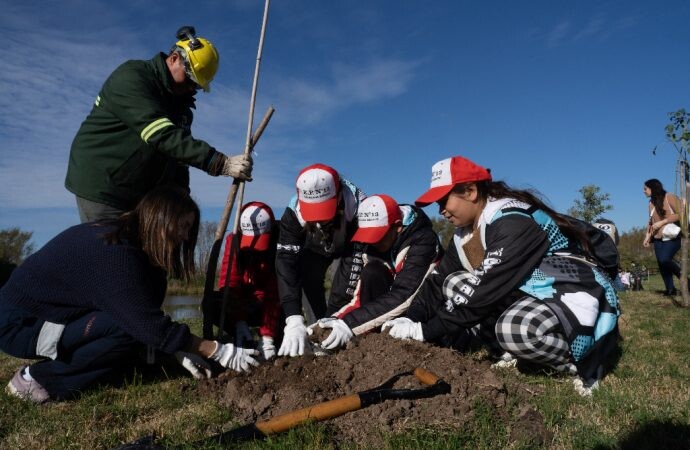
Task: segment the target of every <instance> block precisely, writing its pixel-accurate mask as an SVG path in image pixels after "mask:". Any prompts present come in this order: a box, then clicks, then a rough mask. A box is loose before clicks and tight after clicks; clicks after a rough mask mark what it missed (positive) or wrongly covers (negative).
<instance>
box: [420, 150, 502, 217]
mask: <svg viewBox="0 0 690 450" xmlns="http://www.w3.org/2000/svg"><path fill="white" fill-rule="evenodd" d="M473 181H491V172H489V170H488V169H486V168H484V167H482V166H480V165H478V164H475V163H473V162H472V161H470V160H469V159H466V158H463V157H462V156H453V157H452V158H446V159H443V160H441V161H439V162H437V163H436V164H434V165H433V167H432V168H431V186H430V187H429V190H428V191H426V192H425V193H424V194H422V196H421V197H419V198H418V199H417V200H416V201H415V204H416V205H417V206H426V205H429V204H431V203H434V202H436V201H438V200H440V199H442V198H443V197H445V196H446V195H448V193H449V192H450V191H451V190H452V189H453V186H455V185H456V184H460V183H471V182H473Z"/></svg>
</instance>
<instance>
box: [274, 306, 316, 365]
mask: <svg viewBox="0 0 690 450" xmlns="http://www.w3.org/2000/svg"><path fill="white" fill-rule="evenodd" d="M308 334H309V332H308V331H307V327H306V326H304V317H302V316H300V315H299V314H295V315H293V316H289V317H288V318H287V319H285V329H284V331H283V343H282V344H281V345H280V350H278V356H302V355H304V352H305V351H311V344H309V338H308V337H307V335H308Z"/></svg>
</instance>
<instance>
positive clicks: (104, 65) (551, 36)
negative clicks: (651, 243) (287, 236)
mask: <svg viewBox="0 0 690 450" xmlns="http://www.w3.org/2000/svg"><path fill="white" fill-rule="evenodd" d="M0 10H1V11H2V16H1V17H0V26H1V29H2V30H3V32H4V36H3V39H4V48H5V51H4V54H5V57H4V58H3V65H2V70H0V94H1V95H0V180H1V181H2V188H0V229H2V228H7V227H12V226H19V227H21V228H22V229H24V230H27V231H33V232H34V239H33V241H34V243H35V244H36V246H37V247H40V246H41V245H43V244H44V243H45V242H46V241H47V240H48V239H50V238H51V237H52V236H54V235H55V234H57V233H58V232H60V231H61V230H62V229H64V228H66V227H68V226H70V225H72V224H76V223H77V222H78V216H77V212H76V206H75V204H74V197H73V196H72V195H71V194H70V193H69V192H68V191H67V190H66V189H65V188H64V184H63V183H64V176H65V172H66V168H67V160H68V155H69V148H70V144H71V141H72V138H73V137H74V134H75V133H76V131H77V129H78V128H79V125H80V124H81V122H82V120H83V119H84V117H85V116H86V114H87V113H88V111H89V110H90V108H91V104H92V102H93V99H94V98H95V96H96V95H97V93H98V91H99V89H100V87H101V85H102V83H103V81H104V80H105V79H106V77H107V76H108V75H109V74H110V72H111V71H112V70H113V69H114V68H115V67H117V66H118V65H119V64H121V63H122V62H124V61H125V60H127V59H149V58H151V57H152V56H153V55H154V54H156V52H158V51H167V50H168V49H169V48H170V45H171V44H172V43H173V42H174V34H175V31H176V30H177V28H178V27H179V26H181V25H185V24H191V25H194V26H195V27H196V29H197V32H198V34H199V35H200V36H203V37H206V38H208V39H210V40H211V41H212V42H213V43H214V44H215V45H216V47H217V48H218V49H219V52H220V55H221V65H220V69H219V71H218V74H217V76H216V79H215V80H214V82H213V84H212V87H213V89H212V92H211V93H209V94H204V93H200V94H199V95H198V101H197V111H196V114H195V122H194V125H193V128H192V130H193V135H194V136H195V137H196V138H199V139H204V140H206V141H207V142H209V143H210V144H211V145H213V146H215V147H216V148H218V149H219V150H220V151H223V152H224V153H228V154H234V153H239V152H241V151H242V147H243V144H244V139H245V132H246V126H247V125H246V121H247V110H248V106H249V95H250V90H251V83H252V76H253V70H254V63H255V58H256V49H257V44H258V36H259V29H260V25H261V16H262V13H263V1H262V0H235V1H222V0H218V1H203V2H202V1H198V2H191V3H190V2H189V1H184V2H183V1H177V0H175V1H165V2H151V1H142V0H139V1H127V0H122V1H119V2H108V1H100V0H89V1H70V0H62V1H40V2H39V1H25V2H10V1H8V0H0ZM171 18H174V19H172V20H171ZM688 23H690V3H688V2H686V1H660V2H651V1H649V2H642V1H640V2H635V1H578V2H572V1H569V2H565V1H496V2H474V1H458V0H456V1H440V0H439V1H433V2H421V1H409V0H397V1H383V0H381V1H376V0H372V1H367V2H364V1H360V2H355V1H345V0H332V1H319V0H291V1H280V0H274V1H273V2H272V4H271V12H270V17H269V24H268V30H267V35H266V41H265V47H264V55H263V62H262V67H261V79H260V84H259V92H258V98H257V108H256V121H257V122H258V120H259V119H260V118H261V116H262V115H263V112H264V111H265V110H266V108H267V106H268V105H269V104H272V105H274V106H275V108H276V113H275V115H274V117H273V119H272V121H271V123H270V125H269V127H268V129H267V131H266V133H265V134H264V136H263V137H262V139H261V142H260V143H259V145H258V146H257V149H256V150H257V153H258V154H257V155H256V156H255V169H254V180H255V181H254V182H252V183H251V184H249V185H248V186H247V190H246V195H245V200H247V201H249V200H261V201H264V202H266V203H269V204H270V205H271V206H272V207H273V208H274V209H275V210H276V214H277V215H280V214H282V211H283V209H284V207H285V205H286V204H287V202H288V200H289V198H290V197H291V195H292V194H293V192H294V180H295V178H296V176H297V173H298V171H299V170H300V169H301V168H302V167H304V166H306V165H309V164H312V163H315V162H321V163H325V164H329V165H332V166H333V167H335V168H336V169H337V170H339V171H340V172H341V174H342V175H343V176H344V177H346V178H348V179H350V180H352V181H353V182H354V183H355V184H357V185H359V186H360V187H361V188H362V189H364V191H365V192H367V193H368V194H375V193H387V194H389V195H391V196H393V197H394V198H396V199H397V200H398V201H399V202H401V203H404V202H412V201H413V200H414V199H415V198H416V197H417V196H418V195H419V194H421V193H422V192H423V191H424V190H425V189H426V187H427V186H428V180H429V177H430V171H431V165H432V164H433V163H434V162H436V161H438V160H440V159H443V158H445V157H448V156H452V155H463V156H466V157H468V158H471V159H473V160H475V161H476V162H477V163H480V164H483V165H485V166H487V167H490V168H491V169H492V173H493V174H494V177H495V178H496V179H503V180H505V181H507V182H508V183H510V184H512V185H514V186H516V187H532V188H535V189H537V190H539V191H540V192H541V193H542V194H543V195H544V196H545V197H546V198H547V200H548V201H549V202H550V203H551V204H552V205H553V206H554V207H555V208H556V209H558V210H561V211H566V210H567V209H568V208H569V207H570V206H572V204H573V201H574V200H575V199H576V198H578V196H579V194H578V189H579V188H581V187H582V186H584V185H586V184H596V185H598V186H600V187H601V189H602V191H603V192H606V193H609V194H610V196H611V204H612V205H613V206H614V209H613V211H611V212H609V213H608V214H607V215H608V217H609V218H611V219H612V220H614V221H615V222H616V223H617V224H618V225H619V228H621V229H622V230H628V229H630V228H631V227H633V226H640V225H642V224H644V223H645V221H646V208H645V205H646V200H645V198H644V196H643V195H642V183H643V182H644V180H646V179H648V178H652V177H655V178H659V179H660V180H662V182H663V183H664V184H665V186H666V187H667V189H668V190H671V191H673V189H674V183H675V173H674V168H675V160H676V153H675V150H674V149H673V147H672V146H671V145H670V144H668V143H667V142H666V141H665V138H664V126H665V125H666V124H667V123H668V116H667V113H668V112H671V111H675V110H676V109H678V108H681V107H685V108H688V109H690V91H689V90H688V84H689V82H688V80H689V79H690V76H689V75H688V74H690V58H688V50H687V48H688V44H690V28H688V26H687V24H688ZM654 146H658V150H657V155H656V156H653V155H652V152H651V149H652V148H653V147H654ZM192 172H193V173H192V191H193V194H194V197H195V198H196V200H197V201H198V202H199V204H200V205H201V207H202V214H203V220H210V221H217V220H218V218H219V217H220V212H221V208H222V206H223V205H224V203H225V198H226V196H227V191H228V187H229V184H230V181H229V180H228V179H223V178H212V177H209V176H207V175H206V174H204V173H202V172H200V171H198V170H195V169H192ZM427 212H429V213H430V215H432V216H433V215H435V214H436V210H435V209H434V207H433V206H430V207H428V208H427ZM231 223H232V222H231Z"/></svg>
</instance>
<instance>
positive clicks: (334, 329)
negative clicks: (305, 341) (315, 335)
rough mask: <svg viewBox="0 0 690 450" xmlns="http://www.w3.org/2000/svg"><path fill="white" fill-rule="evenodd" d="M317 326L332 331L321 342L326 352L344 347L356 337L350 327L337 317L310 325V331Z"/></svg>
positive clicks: (327, 318)
mask: <svg viewBox="0 0 690 450" xmlns="http://www.w3.org/2000/svg"><path fill="white" fill-rule="evenodd" d="M317 325H318V326H320V327H321V328H330V329H331V334H329V335H328V337H327V338H326V339H324V340H323V341H321V347H323V348H325V349H326V350H333V349H335V348H338V347H342V346H343V345H345V344H347V343H348V342H350V339H352V338H353V337H355V335H354V333H353V332H352V330H351V329H350V327H348V326H347V324H346V323H345V322H344V321H343V320H340V319H338V318H337V317H324V318H323V319H319V321H318V322H316V323H315V324H313V325H310V326H309V329H310V330H312V329H313V328H314V327H315V326H317ZM309 334H311V333H309Z"/></svg>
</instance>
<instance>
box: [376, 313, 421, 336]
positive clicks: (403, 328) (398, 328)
mask: <svg viewBox="0 0 690 450" xmlns="http://www.w3.org/2000/svg"><path fill="white" fill-rule="evenodd" d="M386 328H390V330H389V331H388V334H390V335H391V336H393V337H394V338H396V339H414V340H416V341H421V342H424V335H423V334H422V323H421V322H413V321H412V320H411V319H408V318H407V317H398V318H395V319H393V320H388V321H386V322H384V323H383V325H382V326H381V331H384V332H385V331H386Z"/></svg>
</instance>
